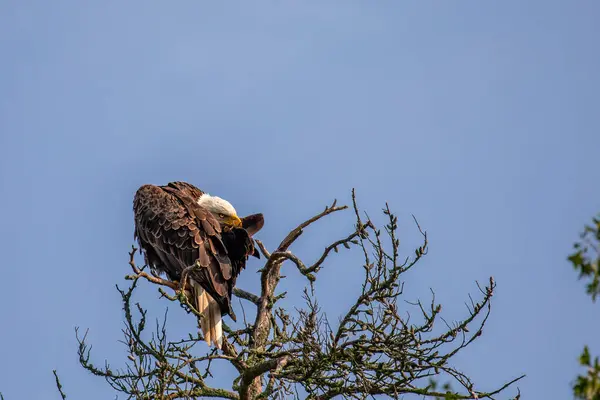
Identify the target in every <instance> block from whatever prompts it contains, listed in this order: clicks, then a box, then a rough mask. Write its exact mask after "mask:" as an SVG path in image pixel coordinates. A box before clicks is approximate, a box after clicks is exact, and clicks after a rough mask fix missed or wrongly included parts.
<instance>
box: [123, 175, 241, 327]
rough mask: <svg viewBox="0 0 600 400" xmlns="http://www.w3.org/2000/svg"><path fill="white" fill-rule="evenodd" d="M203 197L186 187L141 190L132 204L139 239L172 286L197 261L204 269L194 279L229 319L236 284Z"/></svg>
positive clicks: (173, 185)
mask: <svg viewBox="0 0 600 400" xmlns="http://www.w3.org/2000/svg"><path fill="white" fill-rule="evenodd" d="M201 194H202V192H201V191H200V190H199V189H197V188H195V187H194V186H192V185H190V184H187V183H184V182H172V183H169V184H168V185H167V186H162V187H159V186H154V185H144V186H142V187H140V188H139V189H138V191H137V192H136V194H135V198H134V202H133V210H134V215H135V237H136V238H137V239H138V242H139V244H140V247H141V248H142V249H143V250H144V255H145V258H146V263H147V264H148V265H149V266H150V267H151V268H153V269H154V270H155V271H157V272H164V273H166V274H167V276H168V277H169V279H171V280H179V279H180V278H181V273H182V272H183V270H184V269H185V268H187V267H189V266H191V265H194V263H195V262H196V261H198V264H199V265H200V268H196V269H195V270H194V271H193V272H192V273H191V274H190V277H192V278H193V279H194V280H195V281H196V282H197V283H198V284H200V286H202V287H203V288H204V289H205V290H206V291H207V292H208V293H209V294H210V295H211V296H212V297H213V298H214V299H215V300H216V301H217V302H218V303H219V305H220V308H221V312H222V313H223V314H224V315H225V314H230V313H231V305H230V295H229V293H231V289H232V287H230V286H232V284H233V283H234V282H235V280H232V272H233V271H232V266H231V261H230V259H229V256H228V254H227V253H228V252H227V249H226V247H225V245H224V244H223V242H222V240H221V228H220V226H219V223H218V221H217V220H216V219H215V217H214V216H213V215H212V214H211V213H210V212H209V211H207V210H206V209H204V208H203V207H201V206H200V205H198V203H197V201H196V200H197V199H198V197H200V195H201Z"/></svg>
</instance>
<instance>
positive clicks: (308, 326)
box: [57, 191, 523, 400]
mask: <svg viewBox="0 0 600 400" xmlns="http://www.w3.org/2000/svg"><path fill="white" fill-rule="evenodd" d="M352 202H353V207H352V208H353V209H354V218H355V220H356V224H355V229H354V231H353V232H351V233H350V234H349V235H348V236H347V237H345V238H343V239H340V240H337V241H335V242H333V243H332V244H330V245H329V246H327V247H326V248H325V250H324V252H323V253H322V255H321V256H320V257H319V258H318V259H317V260H316V261H315V262H314V263H312V264H306V263H305V262H303V261H302V260H301V259H300V258H299V257H297V256H296V255H294V254H293V253H292V252H291V251H290V247H291V246H292V244H293V243H294V242H295V241H296V240H298V238H299V237H300V236H301V235H302V234H303V232H304V231H305V230H306V229H307V228H309V227H310V225H311V224H313V223H314V222H315V221H317V220H320V219H322V218H325V217H327V216H328V215H330V214H333V213H336V212H339V211H342V210H345V209H347V208H348V207H347V206H337V205H336V202H334V203H333V204H332V205H331V206H329V207H326V208H325V210H324V211H322V212H321V213H319V214H318V215H315V216H314V217H312V218H310V219H308V220H307V221H305V222H303V223H302V224H300V225H299V226H298V227H296V228H295V229H293V230H292V231H291V232H290V233H289V234H288V235H287V236H286V237H285V238H284V239H283V241H282V242H281V243H280V244H279V246H277V248H276V249H275V250H274V251H272V252H269V251H268V250H267V248H266V247H265V246H264V245H263V244H262V243H261V242H260V241H258V240H257V244H258V246H259V248H260V250H261V253H262V254H263V255H264V257H265V258H266V262H265V265H264V267H263V268H262V270H261V272H260V283H261V292H260V294H259V295H258V294H252V293H249V292H247V291H244V290H241V289H239V288H237V289H236V290H235V292H234V294H235V296H237V297H239V298H241V299H244V300H246V301H247V302H249V303H250V304H251V305H252V307H255V308H256V313H255V315H256V318H255V320H254V321H253V322H248V321H245V318H244V321H241V322H238V323H237V325H236V326H227V325H224V332H225V333H226V339H225V340H224V345H223V349H222V350H221V351H219V350H217V349H214V348H213V349H210V350H208V347H206V345H205V343H204V342H203V338H202V336H201V333H200V332H199V331H198V330H196V331H194V332H193V333H190V334H188V335H187V337H183V338H177V339H170V338H168V337H167V336H168V335H167V319H166V317H165V318H164V320H163V321H162V323H160V324H159V323H158V321H157V323H156V329H154V332H153V334H152V337H151V338H150V339H148V340H146V339H144V338H143V336H144V337H145V335H142V333H143V332H144V331H145V330H148V323H147V320H146V315H147V314H146V309H144V308H143V307H142V306H141V305H140V304H139V303H136V304H132V294H133V293H134V291H135V289H136V287H138V285H141V284H153V285H157V286H158V290H159V292H160V294H161V296H162V297H164V298H165V299H168V300H169V301H172V302H175V303H176V304H180V305H181V306H182V307H183V308H184V309H185V310H186V311H187V312H189V313H190V314H195V315H196V316H197V315H198V314H197V311H196V310H194V308H193V306H192V305H191V304H190V302H189V301H188V299H187V297H186V295H185V287H179V286H178V285H176V284H174V283H172V282H169V281H166V280H163V279H162V278H160V277H158V276H155V275H153V274H152V273H150V272H146V271H147V269H146V268H145V267H142V268H138V266H137V265H136V263H135V261H134V254H135V250H136V249H135V248H133V249H132V251H131V253H130V259H129V265H130V267H131V269H132V270H133V273H132V274H130V275H128V276H126V279H127V280H129V281H130V283H131V284H130V286H129V287H128V288H127V289H120V288H119V287H118V286H117V289H118V290H119V292H120V294H121V297H122V301H123V309H124V311H125V329H124V330H123V332H124V336H125V338H124V339H125V340H124V341H123V343H124V344H125V346H126V350H127V360H126V361H125V367H121V368H116V369H113V368H112V367H111V366H110V365H109V364H108V362H105V364H104V365H103V366H98V365H97V364H94V363H93V362H92V361H91V360H90V348H89V345H88V343H87V341H86V336H85V335H83V336H81V335H79V333H78V331H77V340H78V343H79V348H78V353H79V360H80V363H81V365H82V366H83V368H85V369H86V370H88V371H90V372H91V373H92V374H94V375H96V376H99V377H102V378H104V379H105V380H106V381H107V382H108V383H109V384H110V385H111V386H112V387H113V388H114V390H116V391H117V392H119V393H122V394H124V395H125V398H128V399H140V400H141V399H148V400H150V399H161V400H163V399H164V400H166V399H195V398H204V397H217V398H225V399H278V398H281V399H283V398H286V399H287V398H306V399H313V400H317V399H318V400H325V399H332V398H348V399H352V398H360V399H363V398H367V397H373V396H375V395H383V396H384V397H391V398H405V397H410V395H411V394H412V395H413V396H416V397H429V398H444V399H484V398H488V399H493V398H496V396H497V395H498V394H500V393H501V392H504V390H505V389H507V388H508V387H509V386H510V385H512V384H513V383H515V382H516V381H518V380H519V379H521V378H522V377H523V376H521V377H518V378H516V379H514V380H511V381H510V382H508V383H505V384H501V385H499V386H498V387H496V388H492V389H489V388H488V389H483V388H480V387H478V386H477V385H476V384H475V383H474V382H473V381H472V380H471V379H470V378H469V377H468V376H467V375H466V374H465V373H463V372H461V371H459V370H458V369H457V368H456V367H455V366H454V365H453V358H454V356H455V355H456V354H458V353H459V352H460V351H462V350H463V349H465V348H466V347H467V346H469V344H471V343H472V342H473V341H474V340H476V339H477V338H479V337H480V336H481V333H482V329H483V327H484V325H485V323H486V321H487V319H488V317H489V315H490V310H491V299H492V295H493V292H494V287H495V283H494V280H493V279H492V278H490V279H489V282H488V283H487V285H485V286H484V287H480V286H479V285H478V287H479V290H480V295H479V299H478V300H473V299H472V298H471V296H469V299H470V302H469V304H468V309H469V310H468V313H467V315H466V316H465V318H464V319H463V320H461V321H458V322H454V323H453V324H449V323H446V321H445V320H444V319H443V318H442V317H441V315H440V314H441V309H442V307H441V305H440V304H437V303H436V301H435V295H433V296H432V299H431V300H430V301H428V302H427V303H426V304H425V303H422V302H420V301H419V302H416V303H408V302H406V304H409V305H410V307H412V308H413V310H414V311H413V312H412V313H409V314H407V313H405V312H402V311H401V310H405V307H406V305H404V304H399V303H400V302H405V301H406V300H403V282H402V279H403V277H402V275H403V274H404V273H405V272H406V271H408V270H410V269H412V268H414V267H415V266H416V265H417V263H418V261H419V260H420V259H421V258H422V257H424V256H425V255H426V254H427V246H428V242H427V234H426V233H425V232H423V231H422V230H421V228H420V226H419V224H418V223H417V222H416V220H415V224H416V226H417V228H418V230H419V232H420V234H421V235H422V245H421V246H420V247H418V248H417V249H416V250H415V251H414V254H413V255H412V256H411V257H407V258H401V256H400V241H399V239H398V232H397V230H398V225H397V217H396V216H395V215H394V214H392V212H391V211H390V209H389V207H388V206H387V204H386V207H385V208H384V209H383V213H384V214H385V218H386V220H387V224H386V226H385V229H384V230H383V231H381V230H380V229H378V228H377V227H376V226H375V225H374V223H373V222H371V220H370V219H369V218H368V217H367V216H366V214H365V216H364V217H363V216H362V213H361V212H360V211H359V208H358V206H357V203H356V197H355V194H354V191H353V192H352ZM352 246H356V247H358V248H359V249H361V254H362V257H361V260H360V261H359V260H357V262H356V264H357V265H356V269H355V271H354V272H353V273H356V274H360V273H362V274H363V277H364V279H363V283H362V290H361V291H360V295H359V296H358V298H356V299H355V300H354V302H353V303H352V304H349V307H348V309H347V311H346V312H345V314H344V315H342V316H341V318H340V319H339V321H338V322H337V323H335V324H333V323H330V322H329V321H328V319H327V318H326V316H325V315H324V314H323V313H322V312H321V310H320V308H319V306H318V303H317V300H316V298H315V295H314V292H313V291H312V290H311V289H312V285H313V283H314V282H315V280H316V279H318V276H319V271H321V270H322V269H323V268H325V266H326V264H327V261H328V260H329V257H330V256H331V255H332V254H333V253H334V252H338V250H339V249H341V248H351V247H352ZM294 266H295V268H297V269H298V271H300V273H301V274H302V275H303V276H304V277H305V278H306V287H305V289H304V299H305V304H304V305H303V308H301V309H299V310H298V309H297V311H295V312H293V310H289V309H288V310H286V309H283V308H282V307H279V306H278V301H279V300H281V299H282V298H283V297H284V296H285V293H278V292H277V285H278V283H279V282H280V281H281V279H284V278H285V277H284V276H283V275H282V268H284V267H285V268H290V267H294ZM330 267H331V266H330ZM361 271H362V272H361ZM182 281H183V282H185V278H183V279H182ZM165 289H166V290H165ZM194 318H195V317H194ZM440 321H442V322H441V323H442V324H444V325H443V326H444V329H443V332H441V333H434V329H433V328H434V325H436V324H439V323H440ZM436 326H437V325H436ZM217 363H229V364H230V365H232V366H233V367H234V368H235V371H236V373H234V374H232V376H231V377H230V379H231V384H230V385H229V386H228V387H214V386H213V384H212V382H211V381H210V378H211V376H212V375H211V370H212V369H213V368H214V366H215V365H216V364H217ZM220 379H221V380H220V381H221V382H222V381H223V379H222V377H220ZM440 381H446V382H449V383H451V385H445V386H444V388H443V389H438V386H437V385H436V383H435V382H440ZM57 384H58V388H59V390H60V393H61V395H63V396H64V394H63V391H62V388H61V386H60V383H59V381H58V376H57ZM513 398H515V399H518V398H519V394H518V393H517V394H516V397H513Z"/></svg>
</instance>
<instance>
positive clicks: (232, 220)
mask: <svg viewBox="0 0 600 400" xmlns="http://www.w3.org/2000/svg"><path fill="white" fill-rule="evenodd" d="M225 223H226V224H227V225H231V226H235V227H236V228H237V227H240V226H242V220H241V219H240V218H239V217H238V216H237V215H232V216H231V217H229V218H228V219H227V221H226V222H225Z"/></svg>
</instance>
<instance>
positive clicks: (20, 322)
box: [0, 0, 600, 400]
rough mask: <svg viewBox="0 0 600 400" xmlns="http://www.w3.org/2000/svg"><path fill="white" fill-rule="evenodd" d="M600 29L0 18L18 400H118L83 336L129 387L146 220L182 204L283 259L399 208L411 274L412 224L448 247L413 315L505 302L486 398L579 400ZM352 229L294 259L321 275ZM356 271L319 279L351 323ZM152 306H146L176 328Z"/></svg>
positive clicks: (542, 20) (297, 11)
mask: <svg viewBox="0 0 600 400" xmlns="http://www.w3.org/2000/svg"><path fill="white" fill-rule="evenodd" d="M599 19H600V4H599V3H597V2H594V1H592V0H587V1H583V0H582V1H548V0H545V1H530V2H526V3H525V2H522V1H516V0H515V1H502V2H477V1H462V2H432V1H420V2H399V1H381V2H358V1H325V2H323V1H303V2H279V1H252V2H227V4H225V3H222V4H221V3H219V4H216V3H215V2H206V1H191V0H181V1H177V2H158V1H128V2H122V1H114V0H111V1H100V2H98V1H97V2H91V1H81V0H78V1H65V0H57V1H41V0H37V1H33V0H31V1H23V0H19V1H17V0H4V1H2V2H1V3H0V57H1V60H2V61H1V62H0V166H1V167H0V182H1V188H2V191H1V193H2V196H1V197H0V206H1V207H0V210H2V211H1V213H2V224H1V228H0V248H1V249H2V254H3V259H2V272H3V276H2V290H1V291H0V316H1V318H2V324H1V325H2V328H1V330H0V390H1V391H2V392H3V393H4V395H5V398H6V399H7V400H17V399H19V400H20V399H28V400H38V399H39V400H42V399H44V400H47V399H58V394H57V393H56V392H55V388H54V383H53V376H52V372H51V371H52V369H54V368H57V369H58V370H59V372H60V374H61V376H62V379H63V383H64V385H65V389H66V391H67V392H68V395H69V398H70V399H90V400H96V399H106V398H114V395H113V392H112V391H111V390H109V387H108V386H107V385H106V384H105V383H104V381H102V380H101V379H98V378H95V377H93V376H91V375H90V374H88V373H87V372H86V371H84V370H82V369H81V368H80V367H79V366H78V363H77V358H76V342H75V339H74V332H73V329H74V327H75V326H81V327H82V329H85V328H89V329H90V335H89V338H90V341H91V343H93V344H94V349H93V350H94V354H95V356H96V360H98V361H99V362H100V363H102V362H103V360H104V358H105V357H106V358H108V359H109V360H112V361H113V363H114V364H115V366H118V365H121V364H122V360H124V359H125V356H124V353H123V352H122V346H121V345H120V344H119V343H117V340H119V339H120V338H121V333H120V329H121V328H122V325H121V318H122V315H121V309H120V304H119V297H118V293H117V292H116V290H115V289H114V285H115V283H122V282H123V281H122V277H123V276H124V275H125V274H126V273H127V272H128V266H127V251H128V249H129V247H130V246H131V244H132V243H133V236H132V232H133V223H132V211H131V201H132V197H133V194H134V192H135V190H136V189H137V187H139V186H140V185H141V184H144V183H156V184H163V183H166V182H168V181H171V180H186V181H189V182H192V183H194V184H196V185H198V186H199V187H200V188H202V189H205V190H207V191H209V192H211V193H215V194H218V195H220V196H222V197H225V198H227V199H229V200H230V201H231V202H232V203H234V205H236V207H237V209H238V211H239V212H240V213H241V214H249V213H253V212H259V211H260V212H263V213H264V214H265V217H266V225H265V228H264V229H263V231H262V232H261V238H262V239H263V240H264V241H265V243H266V244H267V245H268V246H269V247H271V248H272V247H273V246H274V245H276V244H277V243H278V241H279V240H280V239H281V238H282V237H283V235H284V234H285V233H286V232H287V231H288V230H289V229H291V228H292V227H293V226H295V224H297V223H298V222H300V221H301V220H303V219H304V218H305V217H308V216H310V215H312V214H313V213H314V212H318V211H320V210H321V209H322V207H323V206H324V205H325V204H327V203H329V202H330V201H331V200H332V199H333V198H335V197H337V198H338V199H339V200H340V201H344V202H347V201H348V200H349V194H350V189H351V188H352V187H356V188H357V189H358V194H359V199H360V202H361V205H362V206H363V207H365V208H366V210H367V211H369V212H370V213H371V214H377V212H378V210H379V209H380V207H381V206H383V204H384V202H385V201H389V203H390V205H391V206H392V207H393V209H394V210H395V211H396V212H397V213H398V215H399V217H400V227H401V229H402V234H403V238H404V244H405V247H404V248H403V250H404V252H405V253H404V254H411V253H412V248H411V246H412V245H413V244H415V243H417V241H418V239H419V237H418V232H417V231H416V229H415V228H414V225H413V224H412V221H411V217H410V215H411V214H415V215H416V216H417V217H418V219H419V221H420V223H421V224H422V226H423V227H424V228H425V229H427V231H428V232H429V236H430V246H431V247H430V254H429V256H428V257H427V258H426V259H425V260H424V261H423V263H422V265H421V267H420V269H419V270H417V271H414V272H413V273H412V274H411V275H410V276H409V277H408V278H409V279H408V280H407V283H406V285H407V299H408V300H414V299H416V298H417V297H421V298H423V299H425V300H427V299H428V298H429V297H428V296H429V287H431V288H433V289H434V290H435V291H436V293H437V295H438V300H440V301H442V302H443V303H444V305H445V308H444V310H445V312H446V314H445V315H446V316H447V317H448V318H449V319H453V318H458V317H460V316H462V315H464V312H465V307H464V302H465V300H467V299H468V297H467V295H468V293H472V294H476V293H477V288H476V286H475V280H479V281H482V282H485V281H486V280H487V278H488V277H489V276H490V275H493V276H494V277H495V279H496V281H497V283H498V289H497V292H496V296H495V297H494V304H493V307H494V309H493V312H492V317H491V319H490V321H489V325H488V328H487V329H486V330H485V332H484V336H483V337H482V338H481V339H480V340H479V341H478V342H477V343H476V344H475V345H473V346H472V347H471V348H470V350H467V352H466V353H465V354H464V355H463V356H461V357H460V359H459V360H457V362H458V363H459V366H460V367H461V368H462V369H463V370H464V371H465V372H467V373H469V374H470V375H471V376H473V377H474V378H475V380H476V382H477V383H478V384H480V385H481V386H480V388H481V389H486V388H491V387H492V386H493V385H494V384H497V383H501V382H503V381H504V380H507V379H511V378H513V377H516V376H518V375H519V374H521V373H526V374H528V377H527V378H526V379H525V380H524V381H523V382H522V383H521V384H520V388H521V391H522V393H523V398H527V399H557V400H558V399H565V398H570V382H571V380H572V379H573V378H574V377H575V375H576V374H577V372H578V371H579V369H578V366H577V356H578V354H579V353H580V351H581V350H582V348H583V345H584V343H588V344H590V345H591V348H592V351H593V352H594V353H596V354H598V353H600V340H599V339H598V337H599V334H598V332H600V318H598V315H600V314H599V313H600V306H599V305H593V304H592V303H591V300H590V299H589V297H587V296H586V295H585V294H584V290H583V284H582V283H581V282H578V281H577V279H576V274H575V273H574V271H572V269H571V268H570V266H569V265H568V263H567V262H566V260H565V258H566V256H567V255H568V254H569V252H570V251H571V244H572V242H573V241H574V240H575V239H576V238H577V234H578V232H579V231H580V229H581V227H582V225H583V224H584V223H586V222H587V221H588V220H589V218H591V217H592V216H593V215H594V214H595V213H596V212H598V211H600V186H598V182H599V181H600V176H599V175H600V174H599V168H598V165H599V164H598V154H599V153H598V150H599V149H600V101H599V97H598V96H599V95H598V93H600V80H599V79H598V71H600V56H599V53H598V38H600V25H598V20H599ZM351 223H352V220H351V215H350V214H347V215H345V216H343V215H342V216H337V217H336V218H334V219H332V220H331V221H330V222H329V224H327V223H323V224H320V225H318V226H316V227H315V229H314V230H313V231H312V233H311V235H312V236H310V235H307V236H306V237H305V238H303V241H302V242H299V243H298V245H297V246H295V247H294V250H295V251H297V252H298V254H299V255H301V256H303V257H305V258H306V259H307V261H309V260H310V259H311V258H312V257H314V256H315V255H316V254H317V253H319V252H320V251H321V249H322V247H323V246H324V245H325V244H326V242H327V241H329V240H333V239H337V238H338V237H339V236H340V235H342V234H343V233H345V232H346V231H348V229H350V227H351ZM355 256H356V257H358V256H359V253H349V254H344V255H340V256H339V257H338V258H337V259H335V260H332V263H331V264H329V265H328V267H327V269H326V270H324V271H323V276H322V278H323V281H322V282H321V284H320V287H319V290H320V293H321V303H323V305H324V306H325V308H326V309H327V310H328V311H330V312H331V314H330V318H331V319H332V320H336V319H337V316H338V314H339V313H341V312H342V310H343V307H344V306H345V305H347V304H348V303H347V302H348V301H349V300H350V294H351V293H352V291H353V290H356V284H357V275H354V273H353V271H356V274H358V273H359V271H361V268H360V265H359V262H357V261H354V262H353V260H356V258H354V257H355ZM256 268H258V264H257V263H256V262H254V263H252V264H251V265H250V266H249V267H248V270H247V271H246V272H245V273H244V275H242V278H241V279H240V281H239V282H240V286H242V287H244V288H254V287H256V280H257V275H256V274H254V273H252V270H253V269H256ZM286 268H287V267H286ZM290 269H291V267H290ZM340 276H341V278H340ZM289 279H290V281H288V282H287V283H285V284H284V286H283V288H292V287H296V288H297V287H298V286H299V282H300V283H303V281H301V280H299V278H298V276H297V274H294V273H293V272H290V273H289ZM336 291H338V292H339V293H337V294H336ZM156 297H157V295H156V291H155V290H154V289H153V288H151V289H147V290H145V289H144V290H142V291H141V292H140V294H139V296H138V299H139V300H141V301H143V302H144V304H147V305H149V306H150V307H151V308H152V310H153V312H155V313H156V314H157V315H160V314H161V313H162V310H163V308H164V305H165V304H164V302H161V301H157V300H156ZM292 299H293V298H292ZM171 316H172V320H171V321H172V323H173V325H174V329H180V328H181V330H185V329H191V328H193V327H194V322H193V321H190V319H189V317H187V316H185V315H182V312H181V311H180V310H179V309H178V308H177V307H174V308H173V307H171ZM507 395H508V394H507Z"/></svg>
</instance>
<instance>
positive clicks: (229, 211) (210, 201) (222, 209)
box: [198, 193, 242, 226]
mask: <svg viewBox="0 0 600 400" xmlns="http://www.w3.org/2000/svg"><path fill="white" fill-rule="evenodd" d="M198 204H199V205H200V206H202V207H204V208H206V209H207V210H208V211H210V212H211V213H212V214H213V215H214V216H215V218H216V219H217V220H218V221H219V223H221V224H223V225H228V226H241V225H242V220H241V219H240V218H239V217H238V216H237V212H236V211H235V208H233V206H232V205H231V203H230V202H228V201H227V200H225V199H222V198H220V197H217V196H211V195H210V194H208V193H204V194H202V196H200V198H199V199H198Z"/></svg>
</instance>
